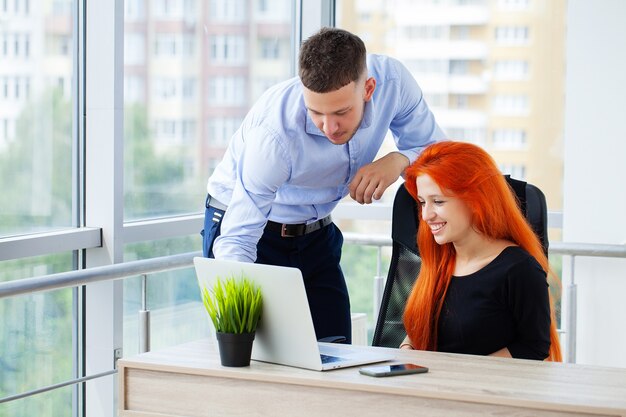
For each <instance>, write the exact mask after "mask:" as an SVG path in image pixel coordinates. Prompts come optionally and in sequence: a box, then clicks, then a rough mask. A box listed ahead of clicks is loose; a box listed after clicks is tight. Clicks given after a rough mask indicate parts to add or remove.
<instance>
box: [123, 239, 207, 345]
mask: <svg viewBox="0 0 626 417" xmlns="http://www.w3.org/2000/svg"><path fill="white" fill-rule="evenodd" d="M200 246H201V242H200V238H199V236H198V237H195V236H194V237H187V238H179V239H167V240H160V241H155V242H144V243H136V244H132V245H127V246H126V250H125V253H124V260H125V261H131V260H137V259H146V258H153V257H158V256H166V255H173V254H178V253H185V252H193V251H196V250H197V248H199V247H200ZM146 281H147V299H146V309H147V310H149V311H150V329H151V337H150V347H151V350H154V349H158V348H160V347H165V346H172V345H176V344H179V343H184V342H188V341H192V340H196V339H199V338H202V337H204V336H208V334H209V333H208V331H209V325H208V317H207V316H206V313H205V312H204V307H203V306H202V302H201V300H200V291H199V289H198V283H197V281H196V274H195V270H194V269H193V268H187V269H177V270H174V271H169V272H162V273H158V274H150V275H149V276H148V277H147V280H146ZM141 287H142V279H141V277H135V278H128V279H126V280H124V356H129V355H132V354H135V353H138V352H139V348H138V346H139V324H138V323H139V310H141V309H142V296H141Z"/></svg>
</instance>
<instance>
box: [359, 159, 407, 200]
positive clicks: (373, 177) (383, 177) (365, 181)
mask: <svg viewBox="0 0 626 417" xmlns="http://www.w3.org/2000/svg"><path fill="white" fill-rule="evenodd" d="M408 166H409V158H407V157H406V156H404V155H402V154H401V153H399V152H390V153H388V154H387V155H385V156H383V157H382V158H380V159H378V160H376V161H374V162H372V163H371V164H367V165H365V166H363V167H361V169H359V170H358V171H357V173H356V175H355V176H354V179H353V180H352V182H351V183H350V186H349V190H350V197H352V198H353V199H354V200H356V201H357V202H358V203H360V204H370V203H371V202H372V199H374V200H378V199H380V198H381V197H382V196H383V193H384V192H385V190H386V189H387V188H388V187H389V186H390V185H391V184H393V183H394V182H396V180H397V179H398V178H399V177H400V175H401V174H402V173H403V172H404V170H405V169H406V168H407V167H408Z"/></svg>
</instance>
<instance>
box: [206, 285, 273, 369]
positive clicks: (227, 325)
mask: <svg viewBox="0 0 626 417" xmlns="http://www.w3.org/2000/svg"><path fill="white" fill-rule="evenodd" d="M202 302H203V303H204V307H205V309H206V311H207V313H208V314H209V317H210V318H211V321H212V322H213V326H214V327H215V331H216V336H217V342H218V346H219V351H220V360H221V362H222V365H223V366H248V365H250V356H251V354H252V342H253V341H254V333H255V331H256V327H257V324H258V322H259V319H260V318H261V311H262V308H263V296H262V294H261V289H260V288H259V287H258V286H256V285H255V284H254V283H253V282H252V281H250V280H249V279H247V278H246V277H245V276H243V275H242V276H241V278H239V279H236V278H235V277H234V276H231V277H228V278H226V280H224V281H222V280H221V279H220V278H219V277H218V278H217V280H216V281H215V284H214V285H213V288H212V289H211V290H209V289H208V288H206V287H205V288H203V290H202Z"/></svg>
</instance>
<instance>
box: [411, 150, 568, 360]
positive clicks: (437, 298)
mask: <svg viewBox="0 0 626 417" xmlns="http://www.w3.org/2000/svg"><path fill="white" fill-rule="evenodd" d="M405 186H406V188H407V190H408V191H409V193H410V194H411V195H412V196H413V198H415V199H416V200H417V202H418V207H419V213H420V214H419V217H420V219H419V228H418V235H417V243H418V247H419V250H420V255H421V257H422V267H421V270H420V273H419V276H418V279H417V281H416V282H415V285H414V287H413V290H412V292H411V295H410V297H409V299H408V301H407V305H406V307H405V312H404V326H405V328H406V332H407V335H408V336H407V338H406V339H405V340H404V342H403V343H402V344H401V346H400V347H401V348H405V349H422V350H436V351H442V352H455V353H467V354H474V355H492V356H503V357H514V358H525V359H538V360H543V359H546V358H547V359H549V360H554V361H561V349H560V345H559V340H558V335H557V332H556V326H555V321H554V314H553V313H554V312H553V310H552V308H551V303H550V296H549V292H548V283H547V280H546V277H547V274H548V273H551V272H550V268H549V265H548V259H547V257H546V256H545V254H544V252H543V250H542V246H541V244H540V242H539V239H538V238H537V236H536V235H535V234H534V232H533V231H532V229H531V227H530V226H529V225H528V223H527V222H526V219H525V218H524V216H523V215H522V213H521V211H520V210H519V208H518V206H517V202H516V200H515V197H514V196H513V193H512V191H511V190H510V188H509V186H508V184H507V182H506V180H505V179H504V177H503V175H502V174H501V173H500V172H499V170H498V167H497V166H496V164H495V162H494V160H493V159H492V158H491V157H490V156H489V154H487V152H485V151H484V150H482V149H481V148H479V147H478V146H475V145H472V144H469V143H462V142H438V143H435V144H433V145H430V146H429V147H427V148H426V149H425V150H424V152H422V154H421V155H420V156H419V157H418V159H417V160H416V161H415V162H414V163H413V164H412V165H411V166H410V167H409V168H407V170H406V183H405Z"/></svg>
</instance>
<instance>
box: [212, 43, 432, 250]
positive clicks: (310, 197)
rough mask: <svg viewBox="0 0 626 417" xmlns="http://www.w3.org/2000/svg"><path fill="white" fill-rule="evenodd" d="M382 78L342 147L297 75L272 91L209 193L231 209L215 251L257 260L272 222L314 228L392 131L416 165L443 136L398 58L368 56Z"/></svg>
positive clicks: (238, 135) (249, 119)
mask: <svg viewBox="0 0 626 417" xmlns="http://www.w3.org/2000/svg"><path fill="white" fill-rule="evenodd" d="M367 64H368V65H367V66H368V76H369V77H374V78H375V79H376V89H375V91H374V94H373V97H372V99H371V100H370V101H369V102H367V103H365V109H364V114H363V120H362V121H361V125H360V127H359V128H358V130H357V131H356V133H355V134H354V136H353V137H352V139H351V140H350V141H349V142H348V143H346V144H344V145H334V144H333V143H331V142H330V141H329V140H328V139H327V138H326V136H325V135H324V133H323V132H322V131H320V130H319V129H318V128H317V127H316V126H315V124H314V123H313V121H312V120H311V118H310V117H309V115H308V112H307V109H306V106H305V104H304V99H303V95H302V88H303V87H302V83H301V82H300V79H299V78H298V77H295V78H292V79H290V80H287V81H285V82H282V83H280V84H278V85H276V86H274V87H272V88H270V89H269V90H268V91H266V92H265V93H264V94H263V95H262V96H261V97H260V98H259V100H258V101H257V102H256V103H255V104H254V106H253V107H252V109H251V110H250V111H249V112H248V114H247V115H246V117H245V119H244V121H243V123H242V125H241V126H240V128H239V129H238V130H237V131H236V132H235V134H234V135H233V137H232V139H231V142H230V144H229V147H228V149H227V151H226V153H225V155H224V158H223V159H222V161H221V162H220V163H219V165H218V166H217V167H216V169H215V171H214V172H213V174H212V175H211V177H210V178H209V182H208V185H207V191H208V192H209V194H210V195H211V196H213V197H215V198H216V199H217V200H219V201H220V202H222V203H224V204H227V205H228V210H227V211H226V214H225V215H224V219H223V221H222V225H221V235H220V236H219V237H218V238H217V239H216V241H215V244H214V247H213V253H214V254H215V257H216V258H218V259H230V260H237V261H247V262H254V261H255V259H256V245H257V243H258V241H259V239H260V238H261V235H262V234H263V229H264V227H265V224H266V222H267V220H268V219H269V220H272V221H275V222H277V223H310V222H313V221H316V220H318V219H321V218H324V217H326V216H327V215H328V214H330V212H331V211H332V210H333V209H334V208H335V206H336V205H337V203H338V202H339V200H341V199H342V198H343V197H345V196H346V195H347V194H348V193H349V190H348V185H349V184H350V181H352V179H353V178H354V176H355V174H356V172H357V171H358V170H359V168H361V167H362V166H364V165H367V164H369V163H371V162H372V161H373V160H374V157H375V156H376V154H377V152H378V151H379V149H380V147H381V144H382V142H383V140H384V138H385V135H386V134H387V132H388V130H390V131H391V133H392V134H393V137H394V140H395V143H396V146H397V148H398V151H399V152H400V153H402V154H403V155H405V156H406V157H407V158H408V159H409V161H410V162H413V161H414V160H415V159H416V158H417V155H418V154H419V153H420V152H421V150H422V149H423V148H424V147H426V146H428V145H429V144H431V143H433V142H435V141H436V140H441V139H443V138H444V134H443V132H442V130H441V129H440V128H439V126H438V125H437V123H436V122H435V118H434V116H433V114H432V113H431V111H430V110H429V108H428V106H427V105H426V103H425V101H424V99H423V95H422V90H421V89H420V87H419V86H418V85H417V82H416V81H415V80H414V79H413V77H412V76H411V74H410V73H409V72H408V70H407V69H406V68H405V67H404V66H403V65H402V64H400V62H398V61H397V60H395V59H393V58H390V57H386V56H380V55H370V56H368V60H367Z"/></svg>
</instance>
